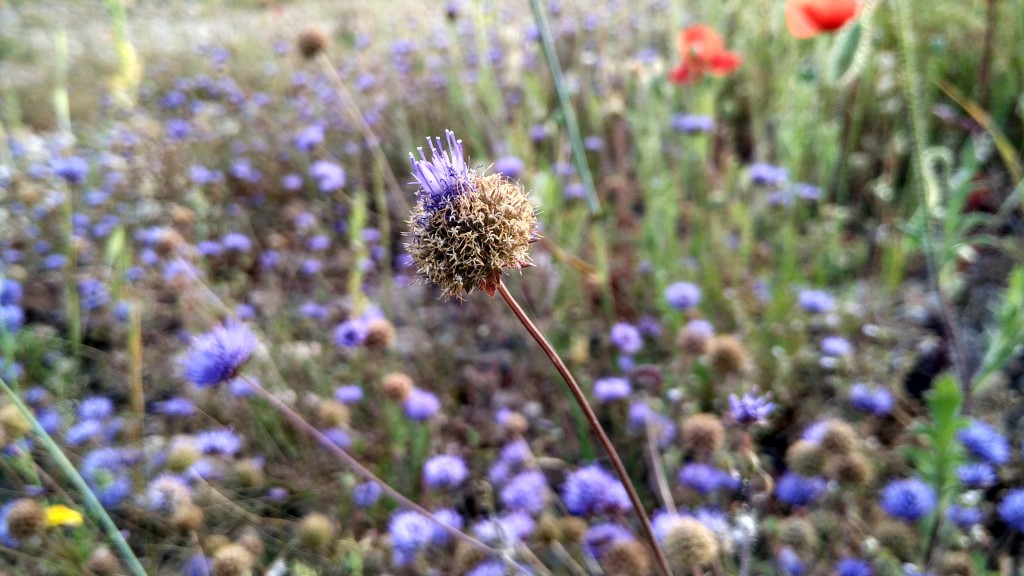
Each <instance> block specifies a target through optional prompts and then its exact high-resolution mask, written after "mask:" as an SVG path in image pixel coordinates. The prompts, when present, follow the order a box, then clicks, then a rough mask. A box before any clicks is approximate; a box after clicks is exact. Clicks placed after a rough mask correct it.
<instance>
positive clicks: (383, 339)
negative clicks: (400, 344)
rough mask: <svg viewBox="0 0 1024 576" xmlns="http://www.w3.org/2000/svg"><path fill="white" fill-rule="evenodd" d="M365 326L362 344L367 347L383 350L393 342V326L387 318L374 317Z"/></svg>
mask: <svg viewBox="0 0 1024 576" xmlns="http://www.w3.org/2000/svg"><path fill="white" fill-rule="evenodd" d="M366 328H367V332H366V340H364V341H363V344H364V345H365V346H366V347H367V348H373V349H376V350H383V349H385V348H390V347H391V346H392V345H393V344H394V343H395V326H394V324H392V323H391V322H390V321H389V320H388V319H387V318H375V319H373V320H371V321H370V323H369V325H368V326H367V327H366Z"/></svg>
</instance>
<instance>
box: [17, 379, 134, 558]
mask: <svg viewBox="0 0 1024 576" xmlns="http://www.w3.org/2000/svg"><path fill="white" fill-rule="evenodd" d="M0 388H2V389H3V392H4V394H6V395H7V397H8V398H9V399H10V401H11V403H12V404H14V406H16V407H17V408H18V412H20V413H21V415H22V416H23V417H24V418H25V420H27V421H28V422H29V424H31V426H32V432H33V433H34V434H35V435H36V437H37V438H38V439H39V441H40V442H41V443H42V445H43V448H45V449H46V451H47V452H49V454H50V456H51V457H52V458H53V459H54V460H55V461H56V462H57V466H59V467H60V469H61V471H62V472H63V473H64V475H65V476H67V477H68V479H70V480H71V483H72V484H74V486H75V488H76V489H77V490H78V493H79V495H80V496H81V497H82V499H83V500H84V501H85V506H86V508H88V510H89V512H90V513H91V514H92V516H93V518H94V519H95V520H96V521H97V522H99V523H100V526H102V527H103V529H104V530H105V531H106V533H107V536H109V537H110V539H111V540H112V541H113V542H114V546H116V547H117V550H118V551H119V552H120V553H121V557H122V558H124V561H125V562H126V563H127V564H128V569H129V570H130V571H131V572H132V574H134V575H135V576H146V569H145V568H143V567H142V564H141V563H140V562H139V559H138V558H137V557H136V556H135V552H133V551H132V548H131V546H129V545H128V542H127V541H126V540H125V539H124V536H123V535H122V534H121V531H120V530H119V529H118V527H117V525H116V524H114V521H113V519H111V518H110V515H109V514H107V511H106V509H104V508H103V504H101V503H100V501H99V499H97V498H96V495H95V494H94V493H93V491H92V489H90V488H89V484H87V483H86V481H85V478H82V475H81V474H79V473H78V470H76V469H75V466H74V464H72V463H71V461H70V460H68V457H67V456H65V455H64V452H63V451H62V450H61V449H60V446H58V445H57V442H55V441H54V440H53V437H52V436H50V435H49V434H48V433H47V432H46V430H44V429H43V426H42V425H41V424H40V423H39V420H37V419H36V417H35V414H33V413H32V411H31V410H29V409H28V407H27V406H25V404H24V402H22V401H21V398H19V397H18V394H17V393H15V392H14V390H12V389H11V387H10V386H8V385H7V382H5V381H4V380H3V379H2V378H0Z"/></svg>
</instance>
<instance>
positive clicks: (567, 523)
mask: <svg viewBox="0 0 1024 576" xmlns="http://www.w3.org/2000/svg"><path fill="white" fill-rule="evenodd" d="M559 525H560V526H559V528H560V530H561V532H562V542H565V543H567V544H568V543H576V542H581V541H582V540H583V536H584V535H585V534H586V533H587V529H588V528H589V526H587V522H586V520H584V519H582V518H577V517H575V516H566V517H565V518H561V519H560V521H559Z"/></svg>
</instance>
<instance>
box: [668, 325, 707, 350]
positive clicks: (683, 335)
mask: <svg viewBox="0 0 1024 576" xmlns="http://www.w3.org/2000/svg"><path fill="white" fill-rule="evenodd" d="M712 338H713V336H712V335H710V334H708V333H707V332H706V331H704V330H700V329H696V328H694V327H692V326H690V325H686V326H683V327H682V328H680V329H679V333H678V334H677V335H676V344H678V345H679V348H680V349H681V350H682V351H683V352H684V353H686V354H689V355H690V356H701V355H703V354H707V353H708V348H709V347H710V345H711V339H712Z"/></svg>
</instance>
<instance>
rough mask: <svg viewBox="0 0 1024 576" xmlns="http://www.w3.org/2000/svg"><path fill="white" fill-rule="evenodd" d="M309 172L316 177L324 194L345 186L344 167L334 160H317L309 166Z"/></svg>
mask: <svg viewBox="0 0 1024 576" xmlns="http://www.w3.org/2000/svg"><path fill="white" fill-rule="evenodd" d="M309 173H310V175H311V176H312V177H313V178H314V179H316V181H317V186H319V188H320V191H321V192H323V193H325V194H326V193H328V192H335V191H337V190H341V189H342V188H344V187H345V169H344V168H342V167H341V166H339V165H338V164H335V163H334V162H329V161H327V160H317V161H316V162H314V163H313V165H312V166H310V168H309Z"/></svg>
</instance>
